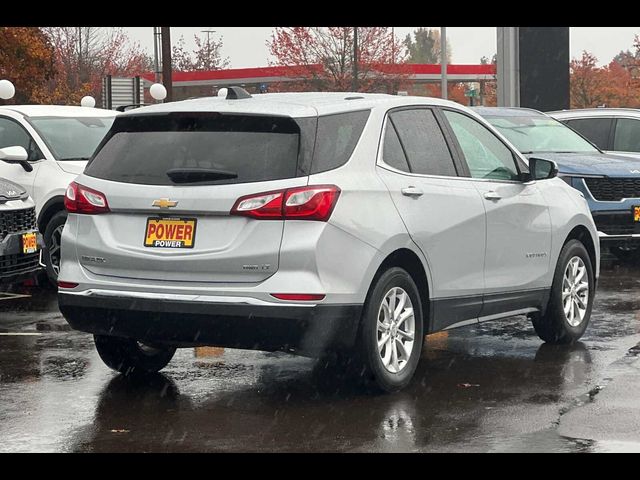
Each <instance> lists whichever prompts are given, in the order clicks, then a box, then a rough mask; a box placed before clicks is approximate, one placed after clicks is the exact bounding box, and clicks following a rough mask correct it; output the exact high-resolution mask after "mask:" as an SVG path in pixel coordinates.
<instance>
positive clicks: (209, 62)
mask: <svg viewBox="0 0 640 480" xmlns="http://www.w3.org/2000/svg"><path fill="white" fill-rule="evenodd" d="M200 31H201V32H202V33H206V34H207V65H206V68H207V70H211V43H210V42H209V35H210V34H212V33H216V31H215V30H200Z"/></svg>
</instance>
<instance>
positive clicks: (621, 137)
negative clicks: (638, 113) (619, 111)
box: [613, 118, 640, 152]
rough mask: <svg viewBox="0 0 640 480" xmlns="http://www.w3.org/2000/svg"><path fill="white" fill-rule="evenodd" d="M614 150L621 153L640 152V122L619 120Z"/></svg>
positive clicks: (614, 139)
mask: <svg viewBox="0 0 640 480" xmlns="http://www.w3.org/2000/svg"><path fill="white" fill-rule="evenodd" d="M613 150H617V151H619V152H640V121H639V120H632V119H630V118H619V119H618V122H617V123H616V133H615V137H614V138H613Z"/></svg>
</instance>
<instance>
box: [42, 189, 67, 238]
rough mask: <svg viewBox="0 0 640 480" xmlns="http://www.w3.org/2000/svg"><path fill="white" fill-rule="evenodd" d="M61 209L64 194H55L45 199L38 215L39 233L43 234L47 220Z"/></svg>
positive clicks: (62, 207)
mask: <svg viewBox="0 0 640 480" xmlns="http://www.w3.org/2000/svg"><path fill="white" fill-rule="evenodd" d="M61 210H64V196H62V195H56V196H55V197H51V198H50V199H49V200H47V202H46V203H45V204H44V206H43V207H42V209H40V214H39V215H38V230H40V233H42V234H43V235H44V231H45V229H46V228H47V225H48V224H49V221H51V219H52V218H53V216H54V215H55V214H56V213H58V212H59V211H61Z"/></svg>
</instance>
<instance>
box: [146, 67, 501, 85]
mask: <svg viewBox="0 0 640 480" xmlns="http://www.w3.org/2000/svg"><path fill="white" fill-rule="evenodd" d="M306 68H307V69H308V70H311V71H314V70H317V71H320V69H321V68H322V67H321V65H309V66H308V67H306ZM399 69H401V70H400V71H402V73H403V74H406V75H408V76H409V78H411V79H412V80H414V81H429V80H431V81H433V80H438V79H439V78H440V65H439V64H417V63H406V64H402V65H395V64H390V65H381V66H379V67H378V70H380V71H381V72H383V73H391V72H398V71H399ZM495 74H496V68H495V65H492V64H487V65H447V75H448V76H449V79H450V80H452V81H479V80H492V79H493V78H494V76H495ZM142 78H144V79H145V80H147V81H148V82H153V81H154V78H155V75H154V73H147V74H144V75H142ZM299 78H300V67H288V66H272V67H257V68H229V69H224V70H209V71H196V72H173V75H172V79H173V85H174V86H176V87H181V86H192V85H212V86H221V87H222V86H227V85H234V84H235V85H240V84H242V83H245V84H246V83H251V84H256V83H274V82H290V81H294V80H297V79H299Z"/></svg>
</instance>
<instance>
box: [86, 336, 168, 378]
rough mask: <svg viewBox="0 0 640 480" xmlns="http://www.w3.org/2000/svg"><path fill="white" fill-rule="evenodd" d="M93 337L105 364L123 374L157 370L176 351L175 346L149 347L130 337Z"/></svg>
mask: <svg viewBox="0 0 640 480" xmlns="http://www.w3.org/2000/svg"><path fill="white" fill-rule="evenodd" d="M93 339H94V342H95V344H96V350H98V355H100V358H101V359H102V361H103V362H104V363H105V365H106V366H107V367H109V368H112V369H113V370H116V371H118V372H120V373H124V374H125V375H131V374H136V373H155V372H159V371H160V370H162V369H163V368H164V367H166V366H167V364H168V363H169V362H170V361H171V359H172V358H173V355H174V354H175V353H176V349H175V347H166V346H155V345H154V346H153V347H150V346H146V345H141V344H140V343H139V342H138V341H136V340H134V339H132V338H122V337H111V336H107V335H94V337H93Z"/></svg>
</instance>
